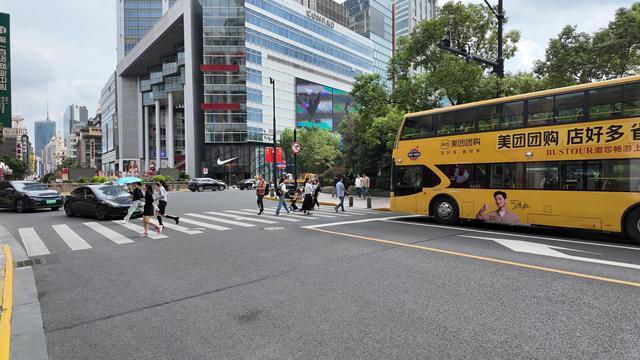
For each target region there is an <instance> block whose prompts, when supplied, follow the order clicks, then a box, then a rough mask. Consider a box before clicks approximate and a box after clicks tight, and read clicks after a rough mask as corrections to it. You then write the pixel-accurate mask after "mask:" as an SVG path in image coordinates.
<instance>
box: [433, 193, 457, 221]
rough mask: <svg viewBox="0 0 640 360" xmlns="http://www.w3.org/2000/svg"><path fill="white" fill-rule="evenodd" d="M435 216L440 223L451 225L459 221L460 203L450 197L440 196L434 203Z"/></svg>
mask: <svg viewBox="0 0 640 360" xmlns="http://www.w3.org/2000/svg"><path fill="white" fill-rule="evenodd" d="M432 214H433V217H434V218H435V219H436V221H437V222H438V223H440V224H445V225H451V224H455V223H457V222H458V220H459V219H460V213H459V211H458V204H456V202H455V201H454V200H453V199H451V198H449V197H439V198H437V199H436V201H435V202H434V204H433V209H432Z"/></svg>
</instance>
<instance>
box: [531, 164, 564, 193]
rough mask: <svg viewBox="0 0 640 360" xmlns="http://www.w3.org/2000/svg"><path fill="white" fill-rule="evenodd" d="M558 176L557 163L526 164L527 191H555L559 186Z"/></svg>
mask: <svg viewBox="0 0 640 360" xmlns="http://www.w3.org/2000/svg"><path fill="white" fill-rule="evenodd" d="M559 176H560V172H559V167H558V163H557V162H544V163H542V162H540V163H537V162H531V163H527V170H526V179H527V189H534V190H536V189H543V190H556V189H558V188H559V185H560V184H559Z"/></svg>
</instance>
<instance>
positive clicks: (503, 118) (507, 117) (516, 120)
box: [500, 101, 524, 129]
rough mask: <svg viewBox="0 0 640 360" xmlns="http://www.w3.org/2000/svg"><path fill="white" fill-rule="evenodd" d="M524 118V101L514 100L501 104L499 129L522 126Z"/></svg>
mask: <svg viewBox="0 0 640 360" xmlns="http://www.w3.org/2000/svg"><path fill="white" fill-rule="evenodd" d="M523 119H524V101H516V102H512V103H506V104H503V105H502V114H501V115H500V128H501V129H515V128H521V127H522V126H523V121H522V120H523Z"/></svg>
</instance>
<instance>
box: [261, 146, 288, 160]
mask: <svg viewBox="0 0 640 360" xmlns="http://www.w3.org/2000/svg"><path fill="white" fill-rule="evenodd" d="M264 162H268V163H271V162H273V147H267V148H264ZM276 162H277V163H282V162H284V151H283V150H282V148H276Z"/></svg>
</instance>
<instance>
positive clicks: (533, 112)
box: [527, 96, 555, 126]
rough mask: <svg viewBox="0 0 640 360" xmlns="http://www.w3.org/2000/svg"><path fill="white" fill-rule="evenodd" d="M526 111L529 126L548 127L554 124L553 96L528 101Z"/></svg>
mask: <svg viewBox="0 0 640 360" xmlns="http://www.w3.org/2000/svg"><path fill="white" fill-rule="evenodd" d="M527 110H528V113H529V118H528V120H527V123H528V124H529V126H536V125H550V124H553V123H554V122H555V121H554V119H553V96H547V97H542V98H537V99H531V100H529V105H528V108H527Z"/></svg>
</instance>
